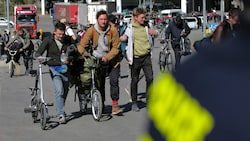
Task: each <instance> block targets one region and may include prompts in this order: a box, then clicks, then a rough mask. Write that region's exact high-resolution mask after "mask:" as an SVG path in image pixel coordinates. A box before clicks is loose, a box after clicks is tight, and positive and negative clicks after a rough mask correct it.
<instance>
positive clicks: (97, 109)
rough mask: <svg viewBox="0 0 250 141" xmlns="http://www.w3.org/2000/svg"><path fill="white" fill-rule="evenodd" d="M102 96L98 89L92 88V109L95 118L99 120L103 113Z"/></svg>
mask: <svg viewBox="0 0 250 141" xmlns="http://www.w3.org/2000/svg"><path fill="white" fill-rule="evenodd" d="M102 105H103V104H102V96H101V93H100V92H99V91H98V90H96V89H95V90H92V97H91V109H92V115H93V118H94V120H96V121H99V120H100V118H101V115H102Z"/></svg>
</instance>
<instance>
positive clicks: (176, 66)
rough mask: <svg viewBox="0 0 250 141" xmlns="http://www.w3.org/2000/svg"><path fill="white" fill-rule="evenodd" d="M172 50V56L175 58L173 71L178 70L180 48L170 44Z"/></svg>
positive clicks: (177, 45)
mask: <svg viewBox="0 0 250 141" xmlns="http://www.w3.org/2000/svg"><path fill="white" fill-rule="evenodd" d="M172 47H173V50H174V56H175V70H176V69H178V67H179V66H180V64H181V48H180V45H179V44H172Z"/></svg>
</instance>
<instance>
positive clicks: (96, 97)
mask: <svg viewBox="0 0 250 141" xmlns="http://www.w3.org/2000/svg"><path fill="white" fill-rule="evenodd" d="M80 58H81V59H83V60H84V61H85V64H86V65H85V66H84V67H88V68H89V69H90V73H91V76H90V77H91V78H90V82H81V80H80V78H79V81H80V83H79V85H77V86H76V93H77V94H78V99H79V106H80V111H81V112H82V113H86V111H87V108H88V104H90V105H91V110H92V116H93V118H94V120H95V121H99V120H100V118H101V116H102V108H103V102H102V96H101V93H100V91H99V90H98V89H97V88H96V84H95V83H96V79H95V72H96V68H98V67H99V64H100V61H99V59H97V58H95V57H93V56H89V58H87V57H84V56H83V57H80ZM82 74H83V75H84V74H86V72H83V73H82ZM79 77H80V76H79ZM83 77H85V76H83ZM86 77H88V76H86ZM86 77H85V78H86ZM87 79H89V78H87ZM83 83H90V86H89V87H87V88H90V91H89V92H88V93H87V94H86V93H83V92H82V91H80V89H81V88H83V87H84V86H83V85H84V84H83Z"/></svg>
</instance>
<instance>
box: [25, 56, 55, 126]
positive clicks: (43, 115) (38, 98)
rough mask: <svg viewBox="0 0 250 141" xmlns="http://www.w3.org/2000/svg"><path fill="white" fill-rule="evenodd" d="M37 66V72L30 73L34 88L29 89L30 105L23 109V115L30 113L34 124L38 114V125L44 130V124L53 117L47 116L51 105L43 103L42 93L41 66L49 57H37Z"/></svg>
mask: <svg viewBox="0 0 250 141" xmlns="http://www.w3.org/2000/svg"><path fill="white" fill-rule="evenodd" d="M37 59H38V60H39V65H38V70H32V71H30V74H31V75H32V76H33V77H35V86H34V87H32V88H29V89H30V91H31V99H30V105H29V107H27V108H24V113H31V116H32V118H33V122H34V123H36V122H37V120H38V115H39V114H40V125H41V128H42V129H43V130H45V129H46V124H47V123H48V121H49V120H50V118H53V117H55V116H49V113H48V106H53V103H46V102H45V101H44V91H43V73H42V65H43V64H46V62H47V60H49V57H42V56H41V57H38V58H37Z"/></svg>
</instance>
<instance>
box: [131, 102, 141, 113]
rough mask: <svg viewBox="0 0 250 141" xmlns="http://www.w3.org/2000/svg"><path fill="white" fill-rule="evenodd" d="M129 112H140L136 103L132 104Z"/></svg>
mask: <svg viewBox="0 0 250 141" xmlns="http://www.w3.org/2000/svg"><path fill="white" fill-rule="evenodd" d="M131 110H132V111H134V112H139V111H140V109H139V107H138V105H137V103H136V102H133V103H132V106H131Z"/></svg>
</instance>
